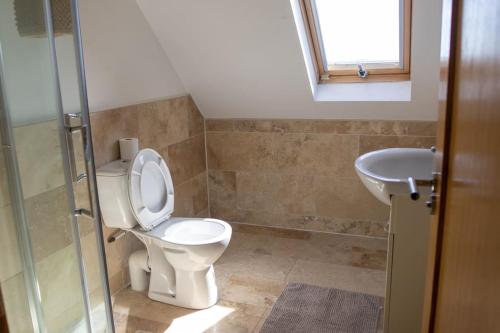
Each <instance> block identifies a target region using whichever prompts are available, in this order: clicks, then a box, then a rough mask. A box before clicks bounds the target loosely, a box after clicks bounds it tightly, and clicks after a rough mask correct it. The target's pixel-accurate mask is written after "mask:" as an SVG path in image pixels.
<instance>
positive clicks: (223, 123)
mask: <svg viewBox="0 0 500 333" xmlns="http://www.w3.org/2000/svg"><path fill="white" fill-rule="evenodd" d="M233 128H234V121H233V120H231V119H207V120H206V131H207V132H232V131H233Z"/></svg>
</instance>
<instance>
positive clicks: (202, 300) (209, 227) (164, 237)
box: [132, 218, 231, 309]
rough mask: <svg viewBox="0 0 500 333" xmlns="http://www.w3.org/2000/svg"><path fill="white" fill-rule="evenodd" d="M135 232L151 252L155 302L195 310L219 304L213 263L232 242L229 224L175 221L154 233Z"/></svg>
mask: <svg viewBox="0 0 500 333" xmlns="http://www.w3.org/2000/svg"><path fill="white" fill-rule="evenodd" d="M132 232H133V233H134V234H135V235H136V236H137V237H138V238H139V239H141V240H142V242H143V243H144V244H146V247H147V249H148V253H149V265H150V270H151V278H150V283H149V292H148V296H149V297H150V298H151V299H154V300H157V301H160V302H165V303H170V304H174V305H178V306H182V307H186V308H193V309H204V308H207V307H209V306H212V305H214V304H215V303H216V302H217V286H216V284H215V275H214V269H213V263H214V262H215V261H216V260H217V259H219V257H220V256H221V255H222V253H223V252H224V250H225V249H226V247H227V245H228V243H229V239H230V238H231V227H230V226H229V225H228V224H227V223H226V222H224V221H220V220H215V219H183V218H171V219H169V220H168V221H166V222H164V223H162V224H160V225H159V226H157V227H156V228H154V229H153V230H151V231H143V230H140V228H134V229H132Z"/></svg>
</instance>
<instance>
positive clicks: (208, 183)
mask: <svg viewBox="0 0 500 333" xmlns="http://www.w3.org/2000/svg"><path fill="white" fill-rule="evenodd" d="M200 114H201V112H200ZM202 117H203V115H202ZM203 135H204V136H205V171H206V174H207V176H206V178H207V209H208V217H212V209H211V207H210V177H209V175H208V173H209V171H210V170H209V168H208V145H207V141H208V140H207V120H206V119H205V117H203Z"/></svg>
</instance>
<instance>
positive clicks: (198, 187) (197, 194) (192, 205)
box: [173, 172, 208, 217]
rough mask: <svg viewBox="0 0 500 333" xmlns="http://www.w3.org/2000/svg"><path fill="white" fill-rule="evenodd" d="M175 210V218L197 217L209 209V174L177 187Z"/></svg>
mask: <svg viewBox="0 0 500 333" xmlns="http://www.w3.org/2000/svg"><path fill="white" fill-rule="evenodd" d="M174 191H175V192H174V193H175V208H174V213H173V216H179V217H195V216H197V215H198V213H199V212H201V211H204V210H206V209H207V208H208V194H207V174H206V172H202V173H200V174H199V175H197V176H196V177H194V178H192V179H190V180H188V181H186V182H184V183H182V184H178V185H177V186H176V187H175V190H174Z"/></svg>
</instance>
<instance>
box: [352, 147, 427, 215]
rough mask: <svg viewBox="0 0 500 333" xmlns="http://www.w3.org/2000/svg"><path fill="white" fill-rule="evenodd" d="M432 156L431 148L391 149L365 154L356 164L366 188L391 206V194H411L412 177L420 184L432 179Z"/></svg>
mask: <svg viewBox="0 0 500 333" xmlns="http://www.w3.org/2000/svg"><path fill="white" fill-rule="evenodd" d="M433 155H434V154H433V153H432V151H431V149H419V148H389V149H382V150H377V151H373V152H370V153H366V154H364V155H362V156H360V157H358V158H357V159H356V162H355V163H354V164H355V168H356V172H357V173H358V176H359V177H360V178H361V181H362V182H363V184H364V185H365V186H366V188H367V189H368V190H369V191H370V192H371V193H372V194H373V195H374V196H375V197H376V198H377V199H379V200H380V201H382V202H383V203H385V204H387V205H390V204H391V195H397V194H408V195H410V194H411V189H410V184H409V183H411V181H409V179H408V178H409V177H412V178H413V179H414V180H416V181H417V183H418V181H431V180H432V170H433V157H434V156H433ZM413 185H415V183H414V184H413ZM414 190H415V191H416V187H415V188H414ZM417 198H418V194H417Z"/></svg>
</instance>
